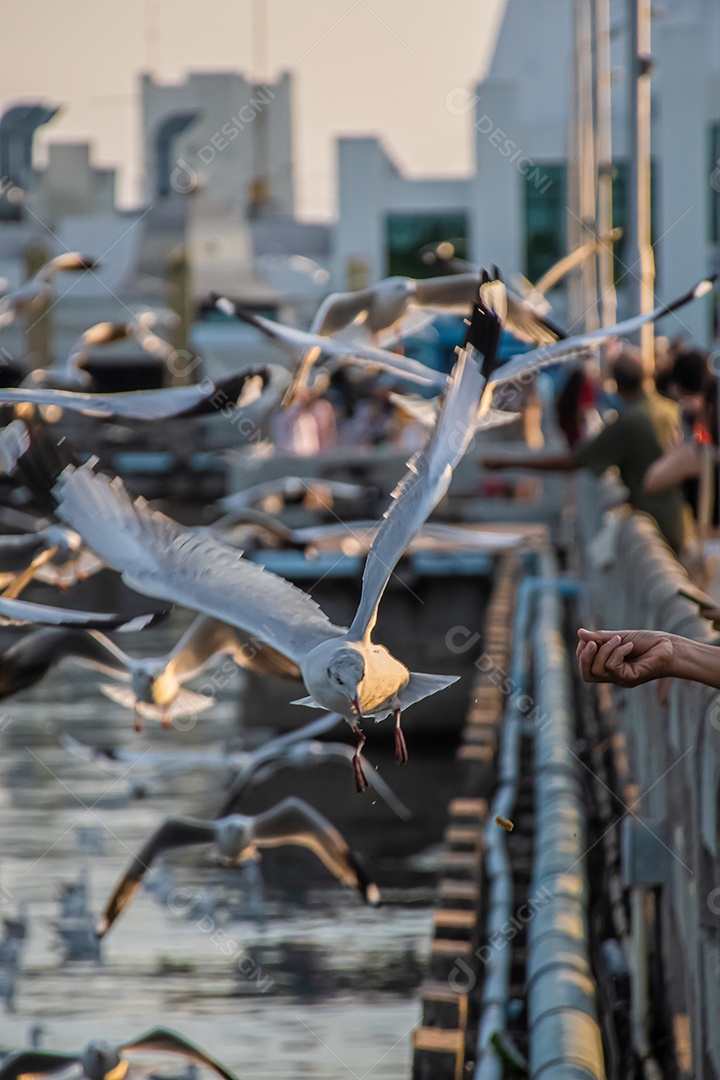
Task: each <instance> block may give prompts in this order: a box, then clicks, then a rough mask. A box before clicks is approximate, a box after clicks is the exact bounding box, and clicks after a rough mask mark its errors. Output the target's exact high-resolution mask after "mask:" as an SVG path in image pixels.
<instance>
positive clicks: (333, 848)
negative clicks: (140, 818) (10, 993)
mask: <svg viewBox="0 0 720 1080" xmlns="http://www.w3.org/2000/svg"><path fill="white" fill-rule="evenodd" d="M195 844H214V845H215V847H216V848H217V851H218V856H219V859H220V861H221V862H223V863H225V864H226V865H229V866H236V865H238V864H239V863H241V862H244V861H245V860H246V859H252V858H257V854H258V850H260V851H261V850H262V849H263V848H272V847H287V846H288V845H296V846H299V847H305V848H309V849H310V851H312V852H313V853H314V854H315V855H317V857H318V858H319V859H320V861H321V862H322V863H323V864H324V865H325V866H326V867H327V869H328V870H329V871H330V873H331V874H334V875H335V877H336V878H338V879H339V880H340V881H341V882H342V883H343V884H344V885H348V886H350V887H351V888H354V889H356V890H357V891H358V892H359V893H360V895H361V896H362V897H363V899H364V900H365V901H366V902H367V903H371V904H376V903H379V900H380V893H379V890H378V887H377V885H374V884H373V883H372V882H371V881H370V880H369V879H368V877H367V874H366V873H365V871H364V869H363V868H362V866H361V865H360V863H359V862H358V860H357V859H356V857H355V856H354V855H353V854H352V852H351V851H350V848H349V847H348V845H347V844H346V842H345V840H343V838H342V836H341V835H340V833H339V832H338V831H337V829H336V828H335V827H334V826H333V825H331V824H330V822H329V821H328V820H327V819H326V818H324V817H323V816H322V814H320V813H318V811H317V810H315V809H314V808H313V807H312V806H309V805H308V803H306V802H303V801H302V800H301V799H295V798H288V799H283V800H282V802H279V803H278V804H277V805H276V806H273V807H272V809H270V810H266V811H265V812H264V813H262V814H256V815H255V816H253V817H247V816H243V815H241V814H232V815H230V816H229V817H223V818H218V819H217V820H216V821H202V820H200V819H195V818H168V819H167V820H166V821H164V822H163V823H162V825H161V826H160V828H159V829H158V830H157V831H156V832H154V833H153V834H152V836H150V838H149V839H148V840H147V841H146V843H145V844H144V845H143V847H142V848H141V850H140V852H139V853H138V854H137V855H136V857H135V858H134V859H133V861H132V862H131V863H130V866H129V867H128V869H127V870H126V872H125V874H124V875H123V877H122V878H121V880H120V881H119V882H118V884H117V885H116V887H115V890H114V892H113V894H112V896H111V897H110V899H109V900H108V902H107V904H106V906H105V911H104V913H103V915H102V918H101V919H100V921H99V922H98V925H97V927H96V930H95V932H96V934H97V936H98V937H99V938H102V937H104V936H105V934H107V932H108V930H110V928H111V927H112V925H113V923H114V922H115V921H116V919H117V918H118V916H119V915H120V914H121V913H122V912H123V911H124V909H125V908H126V907H127V906H128V904H129V903H130V901H131V900H132V898H133V896H134V895H135V893H136V892H137V889H138V886H139V885H140V882H141V881H142V879H143V877H144V875H145V873H146V871H147V870H149V868H150V867H151V866H152V864H153V862H154V861H155V859H157V858H159V857H160V856H161V855H163V854H164V853H165V852H166V851H172V850H173V849H174V848H180V847H191V846H193V845H195ZM0 1080H3V1078H2V1073H1V1072H0Z"/></svg>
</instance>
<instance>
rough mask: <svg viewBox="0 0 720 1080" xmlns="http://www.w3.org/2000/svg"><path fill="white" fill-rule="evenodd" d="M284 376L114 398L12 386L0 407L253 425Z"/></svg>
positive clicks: (267, 374)
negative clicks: (223, 419)
mask: <svg viewBox="0 0 720 1080" xmlns="http://www.w3.org/2000/svg"><path fill="white" fill-rule="evenodd" d="M288 381H289V375H288V373H287V371H285V369H284V368H282V367H280V366H279V365H278V364H270V365H264V366H263V367H262V368H248V369H247V370H245V371H243V372H241V373H240V374H239V375H230V376H228V377H227V378H225V379H219V380H218V381H217V382H213V381H212V379H203V380H202V381H201V382H199V383H194V384H193V385H191V386H168V387H166V388H164V389H161V390H124V391H123V390H121V391H119V392H118V393H116V394H93V393H90V392H88V391H82V390H66V389H62V388H55V387H52V386H39V387H38V386H35V385H33V386H30V385H28V386H18V387H11V388H5V387H4V388H2V389H0V405H3V404H4V405H19V404H23V403H27V404H30V405H55V406H57V407H59V408H61V409H69V410H70V411H71V412H79V413H82V414H83V416H91V417H95V418H97V419H98V420H145V421H150V420H170V419H175V418H178V417H189V416H207V415H212V414H213V413H222V415H224V416H227V415H229V413H228V410H230V413H231V414H232V413H234V411H235V410H238V412H237V416H238V419H239V418H241V417H242V418H243V419H246V420H247V421H248V422H249V421H254V422H256V423H257V422H258V421H259V419H260V416H259V415H256V414H257V413H258V412H259V411H261V412H262V413H264V412H266V411H267V410H268V409H269V408H271V406H272V405H273V404H275V403H277V401H278V400H279V399H280V397H281V395H282V393H283V392H284V390H285V388H286V386H287V383H288Z"/></svg>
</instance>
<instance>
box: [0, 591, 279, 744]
mask: <svg viewBox="0 0 720 1080" xmlns="http://www.w3.org/2000/svg"><path fill="white" fill-rule="evenodd" d="M7 603H8V601H7V600H6V599H4V598H3V597H0V616H2V613H3V605H4V604H7ZM37 607H38V605H35V604H26V605H25V608H26V609H29V614H30V615H31V616H32V617H33V619H34V621H36V622H40V621H41V616H42V611H41V612H40V615H38V613H37ZM42 610H43V611H45V612H47V611H48V610H50V611H51V612H57V613H58V620H60V619H62V620H63V621H62V622H60V621H57V622H56V623H55V625H59V626H73V625H75V623H72V622H70V623H69V622H68V621H67V620H68V615H73V614H74V613H72V612H70V613H68V612H67V610H65V609H60V608H57V609H55V608H53V609H47V608H45V609H42ZM81 614H82V613H81ZM100 618H103V617H102V616H98V615H97V614H95V615H93V614H92V613H90V612H86V613H84V621H81V622H78V624H77V625H79V626H85V627H87V626H92V625H93V620H94V621H95V625H97V620H98V619H100ZM104 618H106V620H107V621H106V622H105V623H104V624H102V625H106V626H107V627H108V628H109V629H112V628H113V623H112V622H111V621H110V620H111V619H112V618H113V617H112V616H105V617H104ZM116 618H117V617H116ZM45 621H48V620H47V619H46V620H45ZM125 621H126V622H128V620H125ZM143 625H144V624H143V623H142V622H140V623H138V624H137V628H138V629H142V626H143ZM133 628H134V624H132V623H130V624H129V625H128V626H126V627H125V631H127V630H129V629H133ZM118 629H122V627H119V628H118ZM220 656H229V657H231V658H232V659H233V660H234V662H235V663H236V664H237V665H238V667H241V668H244V669H246V670H250V671H254V672H256V673H257V674H260V675H276V676H278V677H280V678H287V679H297V680H298V681H299V679H300V670H299V668H298V667H297V666H296V665H295V664H293V663H292V661H290V660H288V659H287V657H285V656H283V655H281V654H280V653H278V652H276V651H275V650H274V649H272V648H271V647H270V646H268V645H266V644H265V643H264V642H263V641H261V640H260V639H259V638H256V639H253V638H252V637H251V636H250V635H248V634H246V633H243V632H242V631H241V630H238V629H237V628H236V627H234V626H228V625H227V624H226V623H222V622H220V621H219V620H218V619H213V618H210V617H209V616H206V615H198V617H197V618H196V619H195V620H194V621H193V623H192V624H191V626H190V627H189V628H188V630H187V631H186V633H185V634H184V635H183V636H182V637H181V639H180V641H179V642H178V643H177V645H175V647H174V648H173V649H171V650H170V652H168V653H166V654H165V655H164V656H140V657H135V656H129V655H128V653H126V652H125V651H124V650H123V649H121V648H120V647H119V646H118V645H116V644H115V642H114V641H111V640H110V638H108V637H106V636H105V635H104V634H101V633H98V632H96V631H90V632H89V633H88V634H82V633H77V634H72V633H62V632H60V631H56V632H54V633H52V632H45V633H43V632H41V631H40V632H38V633H37V634H30V635H29V636H27V637H25V638H23V639H22V640H21V641H19V642H17V643H16V644H14V645H12V646H11V648H10V649H8V650H7V651H6V652H5V653H4V654H3V655H0V697H7V696H8V695H9V694H12V693H15V692H16V691H17V690H19V689H24V688H25V687H26V686H29V685H32V683H34V682H37V681H38V680H39V679H41V678H42V677H43V676H44V675H45V674H46V672H47V671H49V670H50V668H52V667H53V666H54V665H55V664H57V663H59V662H60V661H61V660H63V659H66V658H67V659H72V660H74V661H75V662H76V663H78V664H80V665H81V666H83V667H88V668H91V669H92V670H94V671H99V672H102V673H103V674H105V675H110V676H111V677H112V678H113V679H115V680H117V683H116V684H112V685H109V684H106V685H102V686H101V687H100V689H101V691H102V692H103V693H104V694H105V696H106V697H109V698H110V699H111V700H112V701H115V702H116V703H117V704H119V705H122V706H124V707H125V708H128V709H132V710H133V713H134V716H135V730H136V731H140V730H142V722H143V720H158V721H160V722H161V723H162V725H163V727H168V726H169V725H170V724H171V722H172V721H173V720H174V719H176V718H177V717H181V716H189V715H195V714H197V713H200V712H204V711H205V710H206V709H209V708H210V706H211V705H212V704H213V701H214V697H212V696H209V695H207V694H197V693H195V692H194V691H192V690H187V689H186V688H185V683H186V682H189V681H190V680H191V679H194V678H196V677H197V676H198V675H200V674H202V672H203V671H205V669H206V668H207V667H208V666H209V665H210V664H211V663H212V661H213V660H214V659H217V658H219V657H220ZM118 683H119V684H120V685H117V684H118Z"/></svg>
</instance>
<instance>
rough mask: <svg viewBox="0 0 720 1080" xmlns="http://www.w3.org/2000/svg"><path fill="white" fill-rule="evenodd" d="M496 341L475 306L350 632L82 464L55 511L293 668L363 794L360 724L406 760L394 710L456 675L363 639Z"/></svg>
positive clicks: (113, 557) (70, 471)
mask: <svg viewBox="0 0 720 1080" xmlns="http://www.w3.org/2000/svg"><path fill="white" fill-rule="evenodd" d="M499 335H500V323H499V321H498V319H497V318H496V316H495V315H494V314H493V313H492V312H491V311H489V310H488V309H487V308H486V307H485V306H484V305H483V304H481V303H478V305H476V307H475V310H474V312H473V318H472V322H471V324H470V326H469V329H468V340H467V343H466V346H465V348H464V349H462V350H461V351H460V352H459V355H458V359H457V362H456V364H455V367H454V369H453V373H452V375H451V377H450V380H449V381H450V389H449V391H448V393H447V395H446V397H445V401H444V403H443V408H442V411H441V413H440V417H439V419H438V423H437V426H436V428H435V430H434V432H433V433H432V436H431V438H430V439H429V440H428V442H427V445H426V447H425V449H424V450H423V451H422V452H421V453H420V454H419V455H417V456H416V457H415V458H414V459H413V461H412V462H411V463H410V466H409V471H408V472H407V474H406V475H405V477H404V479H403V480H402V481H401V482H400V484H399V485H398V487H397V488H396V490H395V492H394V494H393V499H392V503H391V505H390V507H389V508H388V510H387V511H386V514H385V516H384V519H383V521H382V523H381V526H380V528H379V529H378V533H377V536H376V537H375V540H374V542H373V545H372V547H371V549H370V552H369V555H368V558H367V561H366V564H365V571H364V574H363V585H362V594H361V598H360V604H359V607H358V610H357V613H356V615H355V618H354V619H353V622H352V625H351V626H350V627H349V628H346V627H340V626H335V625H334V624H333V623H331V622H330V620H329V619H328V618H327V616H326V615H325V614H324V612H323V611H322V610H321V609H320V607H319V606H318V605H317V604H316V603H315V601H314V600H312V599H311V597H310V596H308V595H307V594H306V593H304V592H302V591H301V590H300V589H298V588H296V587H295V586H293V585H292V584H291V583H290V582H288V581H286V580H284V579H283V578H280V577H277V576H276V575H274V574H272V573H269V572H268V571H266V570H263V569H262V568H261V567H259V566H256V565H255V564H253V563H252V562H250V561H249V560H247V559H243V558H242V557H241V556H239V555H238V553H237V551H235V550H233V549H232V548H230V547H228V546H227V545H226V544H223V543H220V542H218V541H217V540H215V539H213V538H212V537H209V536H207V535H206V534H205V533H201V534H199V533H196V532H192V531H191V530H188V529H184V528H182V527H181V526H180V525H178V524H177V523H176V522H174V521H172V520H171V519H170V518H168V517H166V516H165V515H164V514H161V513H159V512H158V511H153V510H150V508H149V507H148V506H147V503H146V502H145V500H143V499H137V500H135V501H133V500H132V499H131V497H130V496H129V495H128V493H127V491H126V490H125V488H124V486H123V484H122V482H121V481H120V480H119V479H118V478H116V479H114V480H110V479H109V478H108V477H106V476H104V475H102V474H100V473H95V472H94V471H93V464H94V463H92V462H89V463H88V464H86V465H83V466H81V467H79V468H74V467H72V466H67V467H66V468H65V469H64V470H63V472H62V475H61V476H60V479H59V481H58V483H56V484H55V486H54V488H53V497H54V499H55V500H56V502H57V508H56V513H57V516H58V517H59V518H60V520H62V521H64V522H65V523H66V524H68V525H70V526H71V528H74V529H75V530H76V531H77V532H79V533H80V535H81V536H82V537H83V539H84V540H85V542H86V543H87V544H88V546H89V547H90V548H91V549H92V550H93V551H94V552H95V553H96V554H97V555H99V556H100V557H101V558H102V559H104V560H105V562H106V563H107V564H108V565H110V566H112V567H114V568H115V569H116V570H118V571H120V572H121V573H122V575H123V579H124V581H125V582H126V583H127V584H128V585H129V586H130V587H131V588H134V589H136V590H137V591H138V592H141V593H145V594H146V595H151V596H158V597H163V598H165V599H172V600H173V601H176V602H178V603H180V604H184V605H185V606H187V607H191V608H195V609H196V610H200V611H203V612H205V613H206V614H208V615H212V616H214V617H215V618H217V619H220V620H222V621H223V622H228V623H230V624H231V625H233V626H237V627H239V628H241V629H243V630H245V631H246V632H247V633H249V634H251V635H254V636H255V637H257V638H259V639H260V640H261V641H264V642H265V643H267V644H268V645H270V646H271V647H272V648H273V649H275V650H276V651H277V652H280V653H282V654H283V655H284V656H286V657H288V658H289V660H290V661H292V662H293V663H295V664H297V666H298V667H299V669H300V672H301V675H302V678H303V682H304V683H305V687H306V689H307V690H308V692H309V694H308V697H306V698H304V699H302V700H301V701H300V702H298V703H299V704H304V705H309V706H311V707H313V708H322V709H325V710H326V711H328V712H339V713H341V714H342V715H343V716H344V717H345V719H346V720H347V722H348V724H349V725H350V726H351V728H352V730H353V732H354V733H355V735H356V738H357V750H356V753H355V757H354V766H355V781H356V786H357V788H358V790H362V789H363V788H364V787H367V778H366V777H365V774H364V772H363V769H362V764H361V761H360V756H359V755H360V751H361V749H362V746H363V744H364V742H365V735H364V734H363V731H362V728H361V727H360V723H359V722H360V720H361V719H362V718H363V717H364V716H373V717H374V718H375V720H376V721H378V720H382V719H383V718H384V717H386V716H389V715H391V714H394V716H395V746H396V755H397V757H398V760H400V761H405V760H407V749H406V747H405V739H404V736H403V733H402V729H401V727H400V717H401V712H402V710H403V709H406V708H408V707H409V706H410V705H412V704H413V703H414V702H417V701H421V700H422V699H423V698H426V697H428V696H429V695H430V694H434V693H436V692H437V691H439V690H442V689H444V688H445V687H447V686H449V685H450V684H451V683H453V682H455V681H456V679H457V677H456V676H445V675H426V674H419V673H417V672H411V671H409V670H408V668H407V667H406V666H405V664H403V663H402V662H401V661H399V660H397V659H396V658H395V657H394V656H392V654H391V653H390V652H389V651H388V650H387V649H386V648H385V647H384V646H382V645H378V644H376V643H375V642H373V640H372V631H373V627H374V626H375V622H376V618H377V609H378V605H379V603H380V600H381V598H382V595H383V593H384V591H385V588H386V586H387V583H388V581H389V579H390V576H391V575H392V572H393V569H394V567H395V565H396V563H397V562H398V560H399V559H400V557H401V556H402V554H403V552H404V551H405V550H406V549H407V547H408V545H409V543H410V541H411V540H412V538H413V537H414V536H415V535H416V533H417V532H418V531H419V530H420V529H421V528H422V525H423V523H424V522H425V520H426V518H427V517H428V516H429V514H430V513H431V511H432V510H433V508H434V507H435V506H436V504H437V503H438V502H439V501H440V499H441V498H442V497H443V495H444V494H445V493H446V491H447V489H448V487H449V485H450V481H451V479H452V474H453V469H454V467H455V465H456V464H457V463H458V461H459V460H460V459H461V458H462V456H463V454H464V453H465V451H466V449H467V447H468V446H469V444H470V442H471V440H472V436H473V432H474V424H475V417H476V414H477V409H478V402H479V400H480V398H481V396H482V393H483V389H484V387H485V385H486V382H487V378H488V376H489V375H490V373H491V371H492V366H493V363H494V359H495V354H496V350H497V343H498V339H499ZM51 449H53V448H51ZM38 452H39V448H38ZM28 453H29V455H32V454H33V447H32V446H31V449H30V451H29V452H28ZM26 456H27V455H26ZM23 460H25V458H23Z"/></svg>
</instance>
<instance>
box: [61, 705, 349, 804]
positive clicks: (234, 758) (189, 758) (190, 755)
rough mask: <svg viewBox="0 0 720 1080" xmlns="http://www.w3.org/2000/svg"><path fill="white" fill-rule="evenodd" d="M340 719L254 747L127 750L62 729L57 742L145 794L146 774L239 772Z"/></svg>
mask: <svg viewBox="0 0 720 1080" xmlns="http://www.w3.org/2000/svg"><path fill="white" fill-rule="evenodd" d="M341 720H342V717H341V716H340V715H339V714H338V713H328V714H326V715H325V716H321V717H320V718H319V719H317V720H312V721H311V722H310V723H309V724H305V725H303V727H300V728H297V729H296V730H294V731H290V732H288V733H287V734H285V735H278V736H277V737H276V738H274V739H270V740H269V741H268V742H266V743H263V745H262V746H259V747H257V748H256V749H255V750H240V751H228V750H226V749H225V748H223V747H220V748H217V749H209V750H205V749H194V750H153V749H145V750H127V749H126V748H125V747H122V746H88V745H87V743H84V742H80V740H79V739H76V738H74V737H73V736H72V735H70V734H68V732H61V733H60V734H59V735H58V742H59V743H60V745H61V746H62V747H63V749H64V750H67V752H68V753H69V754H72V755H73V757H76V758H79V760H80V761H84V762H85V763H86V764H87V765H94V766H96V767H98V768H100V769H102V771H103V772H105V773H107V774H108V775H110V776H114V777H115V778H116V779H125V780H126V781H127V783H128V784H129V786H130V790H131V792H132V794H134V795H138V796H139V797H140V796H142V797H144V796H145V795H146V794H147V791H148V783H147V779H148V777H149V778H150V779H152V780H158V779H160V778H163V777H167V776H173V775H175V774H177V773H182V772H185V771H187V770H188V769H212V770H214V771H230V772H231V773H232V772H234V771H238V772H241V771H243V770H244V769H245V768H248V767H253V765H254V762H256V761H262V760H264V758H265V756H266V755H269V756H272V755H273V754H280V753H282V752H283V750H285V749H289V748H290V747H292V746H293V745H294V744H295V743H297V742H301V741H302V740H304V739H311V738H314V737H315V736H317V735H324V734H325V733H326V732H328V731H330V730H331V729H332V728H334V727H335V726H336V725H337V724H339V723H340V722H341ZM138 776H140V777H141V781H140V783H137V777H138Z"/></svg>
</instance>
